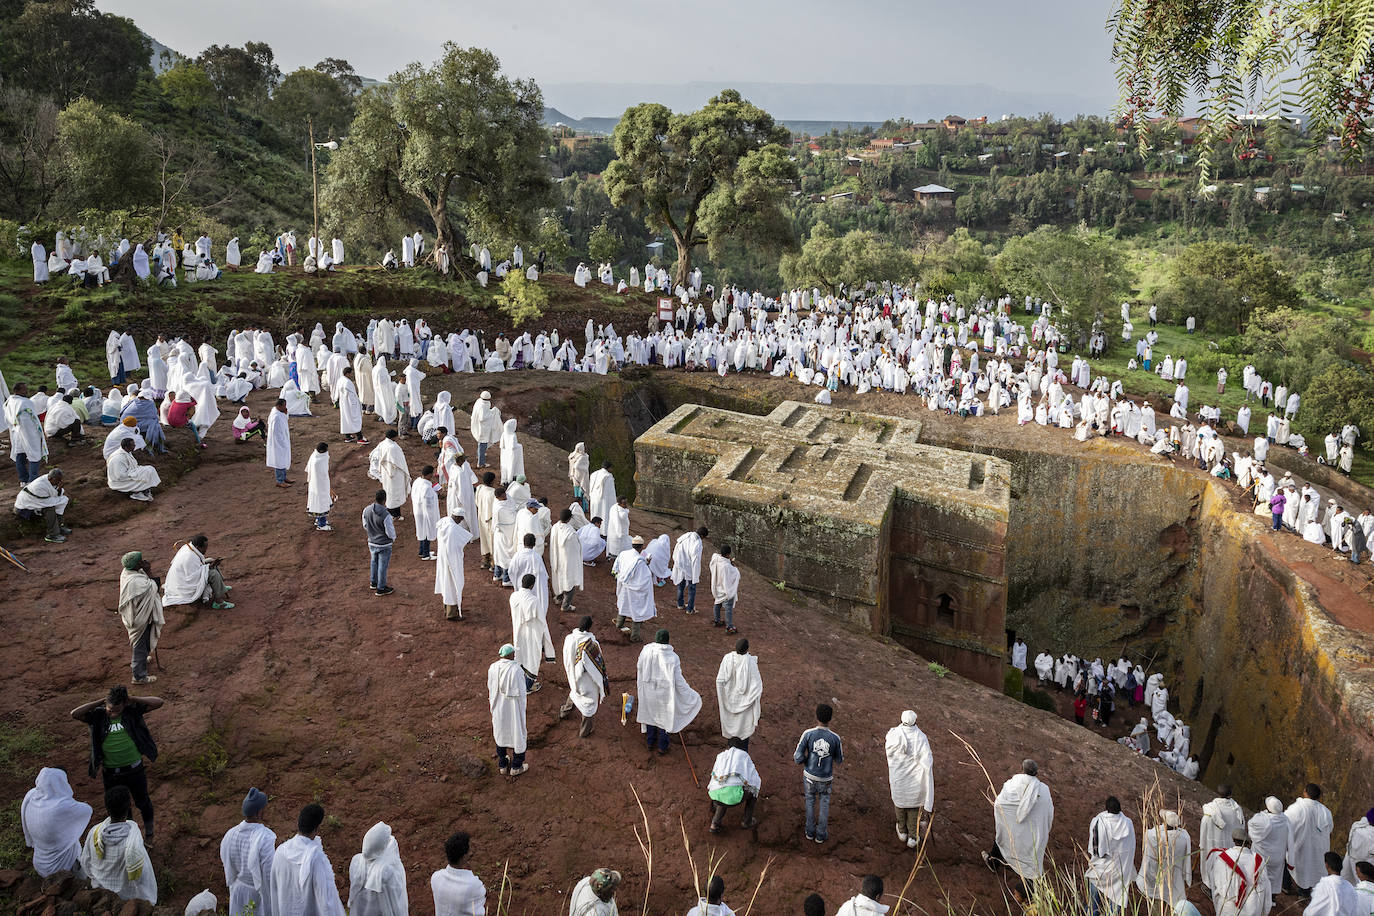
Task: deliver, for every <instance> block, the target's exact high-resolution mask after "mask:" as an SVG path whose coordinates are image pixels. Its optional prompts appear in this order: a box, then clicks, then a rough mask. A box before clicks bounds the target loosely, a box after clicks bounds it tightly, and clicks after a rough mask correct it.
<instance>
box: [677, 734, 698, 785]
mask: <svg viewBox="0 0 1374 916" xmlns="http://www.w3.org/2000/svg"><path fill="white" fill-rule="evenodd" d="M677 740H679V741H681V742H682V756H684V757H686V758H687V769H689V770H691V771H692V782H694V783H696V786H697V788H698V789H700V788H701V780H699V779H697V768H696V767H694V766H692V755H691V754H689V753H687V739H686V738H684V737H682V732H678V733H677Z"/></svg>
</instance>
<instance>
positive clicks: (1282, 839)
mask: <svg viewBox="0 0 1374 916" xmlns="http://www.w3.org/2000/svg"><path fill="white" fill-rule="evenodd" d="M1248 826H1249V828H1250V841H1251V843H1252V846H1253V848H1254V850H1255V852H1257V853H1259V854H1260V856H1261V857H1262V858H1263V859H1264V866H1265V868H1267V869H1268V870H1269V888H1270V890H1271V891H1273V892H1274V893H1275V894H1277V893H1278V892H1279V890H1280V889H1281V888H1282V887H1283V865H1284V862H1283V857H1284V855H1285V854H1286V853H1287V851H1288V815H1286V814H1284V813H1283V802H1281V801H1279V800H1278V799H1277V798H1275V797H1274V796H1272V795H1271V796H1269V797H1268V798H1266V799H1265V800H1264V810H1263V811H1257V812H1255V814H1254V816H1253V817H1251V818H1250V823H1249V825H1248Z"/></svg>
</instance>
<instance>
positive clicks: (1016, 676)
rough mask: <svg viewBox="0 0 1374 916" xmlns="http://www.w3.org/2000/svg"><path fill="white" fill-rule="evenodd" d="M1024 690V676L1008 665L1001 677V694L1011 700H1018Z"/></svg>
mask: <svg viewBox="0 0 1374 916" xmlns="http://www.w3.org/2000/svg"><path fill="white" fill-rule="evenodd" d="M1025 688H1026V685H1025V675H1023V674H1022V673H1021V672H1020V671H1018V670H1017V669H1015V668H1013V667H1011V666H1010V665H1008V666H1007V670H1006V673H1005V674H1003V675H1002V692H1003V693H1005V694H1006V695H1007V696H1009V697H1012V698H1013V699H1017V700H1020V699H1022V698H1023V696H1024V694H1025Z"/></svg>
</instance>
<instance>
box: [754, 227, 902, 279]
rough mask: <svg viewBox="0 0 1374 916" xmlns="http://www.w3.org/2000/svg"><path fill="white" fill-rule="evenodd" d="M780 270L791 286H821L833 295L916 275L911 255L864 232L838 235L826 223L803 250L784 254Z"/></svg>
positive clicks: (816, 231)
mask: <svg viewBox="0 0 1374 916" xmlns="http://www.w3.org/2000/svg"><path fill="white" fill-rule="evenodd" d="M779 269H780V271H781V273H782V279H783V282H784V283H786V284H787V285H788V286H792V287H796V286H813V285H815V286H820V287H823V288H824V289H825V290H826V291H827V292H829V293H831V294H832V295H833V294H834V293H836V292H838V290H839V288H840V287H841V286H848V287H851V288H852V287H855V286H860V285H862V284H864V283H867V282H868V281H870V280H871V281H875V282H882V281H890V282H903V281H909V280H911V279H912V278H913V277H915V275H916V263H915V260H914V259H913V258H912V256H911V253H910V252H907V251H903V250H902V249H901V248H898V247H897V246H896V245H893V244H892V243H891V242H887V241H884V240H883V239H882V238H880V237H879V236H878V235H876V234H875V233H872V232H865V231H863V230H861V229H851V230H850V231H849V232H846V233H845V234H844V235H842V236H839V235H836V234H835V230H834V229H832V228H830V226H828V225H827V224H825V223H817V224H816V228H814V229H812V230H811V237H810V238H808V239H807V240H806V244H804V245H802V247H801V250H800V251H798V252H788V253H786V254H784V255H783V256H782V263H781V265H780V267H779Z"/></svg>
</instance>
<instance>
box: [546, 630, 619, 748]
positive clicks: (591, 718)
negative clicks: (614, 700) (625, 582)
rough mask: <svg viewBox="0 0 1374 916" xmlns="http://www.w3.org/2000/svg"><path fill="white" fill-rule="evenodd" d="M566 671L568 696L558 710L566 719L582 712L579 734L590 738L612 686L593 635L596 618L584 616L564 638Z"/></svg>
mask: <svg viewBox="0 0 1374 916" xmlns="http://www.w3.org/2000/svg"><path fill="white" fill-rule="evenodd" d="M563 672H564V673H565V674H566V675H567V676H568V699H567V701H566V702H564V704H563V707H562V708H561V709H559V710H558V718H560V719H565V718H567V717H568V715H569V714H570V713H571V712H572V711H573V709H576V710H577V711H578V712H579V713H581V714H582V727H581V728H580V729H579V730H578V732H577V737H579V738H586V737H588V736H590V735H591V733H592V728H593V727H594V725H595V717H596V711H597V710H598V709H599V708H600V707H601V701H602V700H604V699H606V695H607V694H608V693H609V692H610V689H611V683H610V680H609V679H608V678H607V677H606V662H605V660H604V659H603V658H602V657H601V644H600V643H599V642H597V641H596V637H595V636H593V635H592V618H590V617H583V618H582V619H581V620H579V621H578V623H577V629H575V630H573V631H572V632H571V633H569V634H568V635H567V636H565V637H564V638H563Z"/></svg>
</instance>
